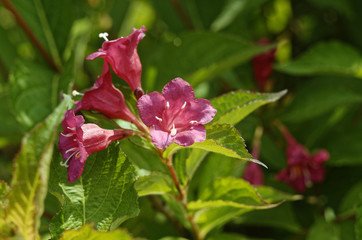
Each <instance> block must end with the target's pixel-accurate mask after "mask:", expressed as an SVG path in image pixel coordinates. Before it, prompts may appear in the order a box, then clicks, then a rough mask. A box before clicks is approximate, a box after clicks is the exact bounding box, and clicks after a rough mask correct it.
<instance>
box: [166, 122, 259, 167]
mask: <svg viewBox="0 0 362 240" xmlns="http://www.w3.org/2000/svg"><path fill="white" fill-rule="evenodd" d="M206 131H207V135H206V140H205V141H203V142H201V143H194V144H192V145H191V146H189V147H188V148H196V149H202V150H206V151H209V152H214V153H219V154H222V155H225V156H227V157H232V158H238V159H243V160H247V161H252V162H256V163H258V164H261V165H263V166H265V165H264V164H263V163H261V162H260V161H258V160H256V159H253V158H252V156H251V155H250V153H249V152H248V151H247V150H246V146H245V142H244V139H243V138H242V137H241V136H240V133H239V132H238V131H237V130H236V128H234V127H233V126H231V125H230V124H211V125H208V126H206ZM182 148H183V147H182V146H179V145H177V144H172V145H171V146H170V147H168V148H167V149H166V150H165V152H164V155H165V156H169V155H170V154H173V153H174V152H175V151H177V150H179V149H182Z"/></svg>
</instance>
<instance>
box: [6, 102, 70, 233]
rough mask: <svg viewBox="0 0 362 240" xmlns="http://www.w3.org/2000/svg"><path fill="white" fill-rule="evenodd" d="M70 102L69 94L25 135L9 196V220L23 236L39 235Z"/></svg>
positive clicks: (16, 159) (17, 158) (16, 160)
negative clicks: (58, 136) (52, 164)
mask: <svg viewBox="0 0 362 240" xmlns="http://www.w3.org/2000/svg"><path fill="white" fill-rule="evenodd" d="M70 103H71V99H70V97H69V96H65V98H64V100H63V102H62V103H61V104H60V105H59V106H58V107H57V108H56V109H55V111H54V112H53V113H52V114H51V115H50V116H49V117H48V118H47V119H46V120H45V121H44V122H43V123H40V124H39V125H37V126H36V127H35V128H34V129H32V130H31V131H30V133H29V134H27V135H25V137H24V138H23V141H22V144H21V151H20V153H19V154H18V155H17V157H16V158H15V162H16V165H15V166H16V167H15V170H14V173H13V179H12V184H11V185H12V189H11V191H10V193H9V195H8V196H7V200H8V202H9V205H8V207H7V220H8V221H9V222H12V223H13V224H14V225H15V226H16V232H17V234H18V235H19V236H21V237H22V238H23V239H35V238H36V236H37V233H38V228H39V224H40V217H41V215H42V213H43V208H44V206H43V201H44V199H45V197H46V193H47V186H48V176H49V166H50V162H51V159H52V153H53V147H54V141H55V136H56V129H57V126H58V125H59V123H60V121H61V120H62V118H63V115H64V112H65V110H66V109H67V107H68V106H69V105H70Z"/></svg>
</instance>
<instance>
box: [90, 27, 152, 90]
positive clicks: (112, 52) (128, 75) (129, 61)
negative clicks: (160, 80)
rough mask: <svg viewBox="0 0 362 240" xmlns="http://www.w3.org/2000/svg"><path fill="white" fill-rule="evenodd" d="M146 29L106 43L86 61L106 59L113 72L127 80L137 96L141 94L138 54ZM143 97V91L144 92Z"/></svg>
mask: <svg viewBox="0 0 362 240" xmlns="http://www.w3.org/2000/svg"><path fill="white" fill-rule="evenodd" d="M145 31H146V28H145V27H144V26H143V27H142V28H141V29H139V30H137V29H135V28H134V29H133V33H132V34H131V35H129V36H128V37H125V38H119V39H116V40H112V41H108V40H107V41H105V42H104V43H103V44H102V48H101V49H99V50H98V52H95V53H92V54H90V55H89V56H88V57H87V58H86V59H87V60H93V59H95V58H98V57H101V58H104V59H105V61H106V62H108V63H109V64H111V66H112V69H113V71H114V72H115V73H116V74H117V76H118V77H120V78H122V79H123V80H125V81H126V82H127V83H128V85H129V86H130V87H131V89H132V90H133V91H135V94H136V96H137V95H138V94H141V93H140V91H142V88H141V73H142V65H141V61H140V59H139V56H138V53H137V46H138V43H139V41H141V40H142V38H144V36H145V34H144V32H145ZM136 89H137V91H136ZM142 95H143V91H142Z"/></svg>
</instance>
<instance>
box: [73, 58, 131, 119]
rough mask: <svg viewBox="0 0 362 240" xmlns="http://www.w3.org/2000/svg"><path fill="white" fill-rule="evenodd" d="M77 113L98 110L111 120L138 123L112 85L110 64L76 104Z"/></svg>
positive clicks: (122, 97) (121, 95) (120, 94)
mask: <svg viewBox="0 0 362 240" xmlns="http://www.w3.org/2000/svg"><path fill="white" fill-rule="evenodd" d="M75 104H76V108H75V112H78V111H80V110H96V111H98V112H101V113H103V114H104V115H106V116H107V117H109V118H115V119H123V120H126V121H128V122H132V123H136V124H137V122H138V120H137V119H136V117H135V116H134V115H133V113H132V112H131V111H130V110H129V108H128V107H127V105H126V103H125V100H124V96H123V94H122V92H121V91H119V90H118V89H117V88H116V87H115V86H114V85H113V83H112V74H111V72H110V69H109V66H108V63H107V62H105V63H104V67H103V73H102V75H101V76H100V77H99V78H98V79H97V81H96V83H95V84H94V86H93V88H92V89H91V90H88V91H86V92H85V93H84V96H83V97H82V99H81V100H80V101H77V102H76V103H75Z"/></svg>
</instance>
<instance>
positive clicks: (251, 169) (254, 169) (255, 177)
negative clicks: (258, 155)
mask: <svg viewBox="0 0 362 240" xmlns="http://www.w3.org/2000/svg"><path fill="white" fill-rule="evenodd" d="M243 178H244V179H245V180H246V181H248V182H249V183H250V184H252V185H255V186H260V185H263V184H264V174H263V171H262V170H261V168H260V165H259V164H256V163H253V162H250V163H249V164H248V165H247V166H246V168H245V170H244V176H243Z"/></svg>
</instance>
